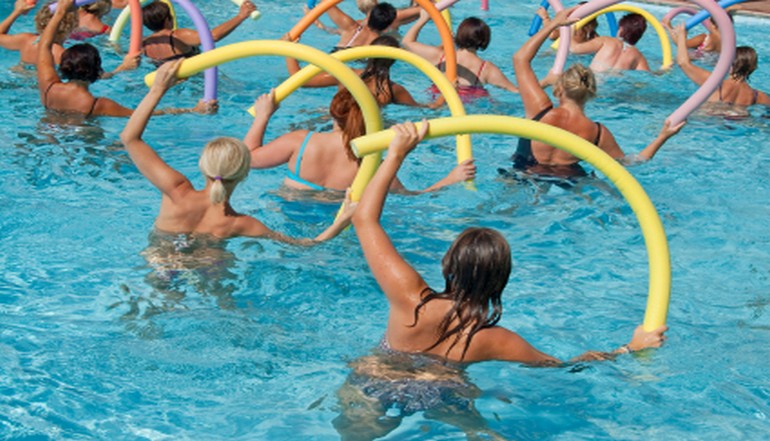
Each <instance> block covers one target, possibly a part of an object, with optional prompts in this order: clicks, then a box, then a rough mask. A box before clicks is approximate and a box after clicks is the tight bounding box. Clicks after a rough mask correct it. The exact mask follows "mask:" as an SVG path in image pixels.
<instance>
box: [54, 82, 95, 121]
mask: <svg viewBox="0 0 770 441" xmlns="http://www.w3.org/2000/svg"><path fill="white" fill-rule="evenodd" d="M60 83H61V81H54V82H52V83H51V84H49V85H48V87H47V88H46V89H45V92H43V107H45V108H46V109H48V108H49V107H48V92H50V91H51V88H52V87H53V86H54V84H60ZM97 101H99V98H94V101H93V102H92V103H91V108H90V109H88V113H86V117H88V116H91V115H93V113H94V109H95V108H96V103H97Z"/></svg>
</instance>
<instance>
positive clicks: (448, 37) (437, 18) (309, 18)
mask: <svg viewBox="0 0 770 441" xmlns="http://www.w3.org/2000/svg"><path fill="white" fill-rule="evenodd" d="M341 1H342V0H323V1H322V2H321V3H319V4H318V5H316V7H315V8H313V9H311V10H310V12H308V13H307V14H305V16H304V17H302V19H300V21H298V22H297V24H295V25H294V27H293V28H291V30H290V31H289V38H290V39H291V40H292V41H297V40H299V37H300V36H301V35H302V33H303V32H305V30H306V29H307V28H309V27H310V26H311V25H312V24H313V23H314V22H315V21H316V20H318V18H319V17H320V16H321V15H323V13H324V12H326V11H327V10H328V9H329V8H331V7H332V6H336V5H337V4H338V3H339V2H341ZM555 1H558V0H555ZM417 3H418V4H419V5H420V6H422V7H423V9H425V10H426V11H428V14H429V15H430V18H431V19H432V20H433V23H434V24H435V25H436V28H437V29H438V33H439V35H440V36H441V44H442V47H443V48H444V55H445V59H446V76H447V78H449V81H453V82H454V81H456V80H457V53H456V51H455V44H454V38H453V37H452V31H451V29H449V26H447V24H446V21H444V18H443V17H442V16H441V12H439V10H438V9H436V6H435V5H434V4H433V3H432V2H431V0H417Z"/></svg>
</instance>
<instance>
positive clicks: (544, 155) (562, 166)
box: [513, 8, 684, 178]
mask: <svg viewBox="0 0 770 441" xmlns="http://www.w3.org/2000/svg"><path fill="white" fill-rule="evenodd" d="M573 10H574V8H572V9H565V10H562V11H560V12H559V13H557V14H556V16H555V17H554V18H553V20H552V21H550V22H548V23H547V24H546V25H544V26H543V28H542V29H540V31H539V32H538V33H537V34H535V35H533V36H532V38H530V39H529V40H528V41H527V42H526V43H524V45H522V46H521V48H519V50H518V51H517V52H516V53H515V54H514V55H513V69H514V70H515V71H516V81H517V82H518V83H519V93H520V94H521V99H522V101H523V102H524V112H525V115H526V117H527V118H528V119H531V120H534V121H540V122H543V123H546V124H550V125H552V126H555V127H558V128H560V129H564V130H567V131H570V132H572V133H574V134H575V135H577V136H579V137H581V138H583V139H585V140H586V141H589V142H591V143H593V144H595V145H596V146H597V147H599V148H600V149H602V150H604V151H605V152H606V153H607V154H609V155H610V156H612V157H613V158H615V159H619V160H620V159H624V158H625V153H623V150H622V149H621V148H620V146H619V145H618V143H617V141H616V140H615V137H614V136H613V135H612V132H610V130H609V129H608V128H607V127H605V126H604V125H602V124H601V123H599V122H595V121H592V120H591V119H590V118H589V117H588V116H586V114H585V111H584V107H585V104H586V103H587V102H588V100H590V99H591V98H593V97H594V96H596V79H595V78H594V74H593V72H591V70H590V69H588V68H587V67H585V66H583V65H581V64H576V65H573V66H571V67H570V68H569V69H567V70H566V71H564V73H563V74H561V75H560V76H559V77H558V79H557V80H556V84H555V85H554V89H553V95H554V97H555V98H556V99H557V100H558V104H557V105H556V106H554V104H553V102H551V99H550V98H549V97H548V94H547V93H546V92H545V90H543V87H541V85H540V84H539V83H538V79H537V76H536V75H535V72H534V70H532V59H533V58H534V57H535V55H536V54H537V51H538V49H540V47H541V46H542V45H543V42H544V41H545V40H546V39H547V38H548V36H549V35H550V34H551V32H552V31H554V30H555V29H557V28H558V27H560V26H567V25H570V24H572V23H574V21H575V20H573V19H569V18H568V17H569V14H570V13H572V11H573ZM682 126H684V122H682V123H680V124H678V125H676V126H674V127H670V126H669V124H668V123H666V124H664V126H663V129H662V130H661V131H660V134H658V136H657V137H656V138H655V139H654V140H653V141H652V142H651V143H650V144H649V145H648V146H647V147H645V148H644V149H643V150H642V151H641V152H640V153H639V154H638V155H637V156H636V158H635V159H638V160H649V159H651V158H652V157H653V156H654V155H655V153H657V151H658V150H659V149H660V148H661V147H662V146H663V144H664V143H665V142H666V141H667V140H668V139H669V138H670V137H672V136H674V135H675V134H676V133H677V132H679V130H680V129H681V128H682ZM513 161H514V169H516V170H519V171H526V172H529V173H533V174H536V175H546V176H557V177H564V178H569V177H576V176H585V175H586V172H585V170H583V168H582V167H581V166H580V164H579V162H580V159H578V158H576V157H575V156H572V155H571V154H569V153H567V152H564V151H562V150H559V149H557V148H556V147H553V146H550V145H547V144H544V143H542V142H539V141H534V140H529V139H524V138H522V139H520V140H519V145H518V148H517V150H516V153H515V154H514V156H513Z"/></svg>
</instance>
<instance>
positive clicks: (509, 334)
mask: <svg viewBox="0 0 770 441" xmlns="http://www.w3.org/2000/svg"><path fill="white" fill-rule="evenodd" d="M393 130H394V131H395V132H396V136H395V137H394V138H393V141H392V142H391V143H390V146H389V147H388V152H387V155H386V157H385V160H384V161H383V162H382V164H380V167H379V168H378V169H377V172H376V174H375V176H374V178H373V179H372V180H371V182H370V183H369V185H368V186H367V187H366V190H364V194H363V196H362V197H361V201H360V202H359V204H358V207H357V208H356V211H355V213H354V214H353V225H354V226H355V229H356V235H357V236H358V240H359V242H360V243H361V248H362V249H363V251H364V256H365V257H366V261H367V263H368V264H369V268H370V269H371V271H372V274H373V275H374V278H375V279H376V280H377V284H378V285H379V286H380V288H381V289H382V291H383V292H384V293H385V297H387V299H388V303H389V305H390V312H389V317H388V326H387V329H386V330H385V336H384V337H383V340H382V344H381V346H382V347H383V349H386V350H390V351H395V352H406V353H422V354H431V355H434V356H436V357H441V358H443V359H446V360H450V361H459V362H467V363H469V362H477V361H485V360H503V361H515V362H520V363H526V364H531V365H555V364H559V363H560V361H559V360H558V359H556V358H554V357H552V356H550V355H547V354H545V353H543V352H540V351H539V350H537V349H535V347H533V346H532V345H531V344H529V343H528V342H527V341H526V340H524V339H523V338H522V337H521V336H519V335H518V334H516V333H515V332H513V331H510V330H508V329H505V328H503V327H500V326H497V322H498V321H499V320H500V318H501V316H502V312H503V311H502V302H501V296H502V294H503V290H504V289H505V286H506V284H507V282H508V278H509V276H510V272H511V250H510V246H509V245H508V242H507V241H506V240H505V238H504V237H503V236H502V235H501V234H500V233H499V232H497V231H495V230H491V229H488V228H468V229H466V230H465V231H464V232H462V233H461V234H460V235H459V236H458V237H457V238H456V239H455V240H454V242H453V243H452V245H451V246H450V248H449V250H448V251H447V252H446V254H445V255H444V257H443V259H442V260H441V266H442V273H443V275H444V281H445V286H444V289H443V291H437V290H433V289H431V288H430V287H429V286H428V284H427V283H425V280H424V279H423V278H422V276H420V274H419V273H417V271H415V269H414V268H412V266H410V265H409V264H408V263H407V262H406V261H405V260H404V258H403V257H401V255H400V254H399V253H398V251H397V250H396V248H395V247H394V246H393V243H392V242H391V240H390V238H389V237H388V235H387V233H386V232H385V230H384V229H383V227H382V225H381V224H380V217H381V215H382V210H383V206H384V204H385V199H386V197H387V193H388V188H389V187H390V185H391V183H392V181H393V180H394V179H395V176H396V172H397V171H398V169H399V168H400V167H401V164H402V163H403V161H404V159H405V158H406V156H407V154H409V152H410V151H412V149H414V147H415V145H416V144H417V143H419V142H420V140H422V138H423V137H424V136H425V134H426V133H427V123H426V124H425V125H424V126H423V129H422V131H421V132H419V133H418V131H417V128H416V127H415V126H414V124H412V123H406V124H399V125H396V126H394V127H393ZM666 329H667V328H666V327H665V326H661V327H660V328H658V329H655V330H653V331H650V332H647V331H644V330H643V329H642V327H641V326H639V327H637V328H636V331H634V334H633V337H632V338H631V341H630V342H629V343H628V344H626V345H623V346H621V347H620V348H619V349H617V350H615V351H613V352H612V353H609V354H602V353H596V352H588V353H586V354H584V355H583V356H581V357H578V358H577V359H576V360H594V359H602V358H608V357H611V356H613V355H615V354H621V353H625V352H630V351H638V350H641V349H644V348H651V347H659V346H660V345H661V344H662V343H663V341H664V339H665V337H664V336H663V333H664V332H665V331H666Z"/></svg>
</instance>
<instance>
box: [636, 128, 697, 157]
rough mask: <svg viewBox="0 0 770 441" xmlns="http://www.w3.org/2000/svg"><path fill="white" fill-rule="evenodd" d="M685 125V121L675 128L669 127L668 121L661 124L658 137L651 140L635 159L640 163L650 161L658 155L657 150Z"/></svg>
mask: <svg viewBox="0 0 770 441" xmlns="http://www.w3.org/2000/svg"><path fill="white" fill-rule="evenodd" d="M685 123H686V121H682V122H680V123H679V124H677V125H675V126H671V124H670V123H669V122H668V121H666V122H665V123H663V128H662V129H660V133H658V136H657V137H655V139H653V140H652V142H651V143H650V144H648V145H647V147H645V148H644V149H643V150H642V151H641V152H639V154H637V155H636V158H637V159H638V160H641V161H649V160H650V159H652V157H653V156H655V154H656V153H658V150H660V148H661V147H663V144H665V143H666V141H668V140H669V139H670V138H671V137H672V136H674V135H676V134H677V133H679V131H680V130H682V127H684V125H685Z"/></svg>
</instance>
